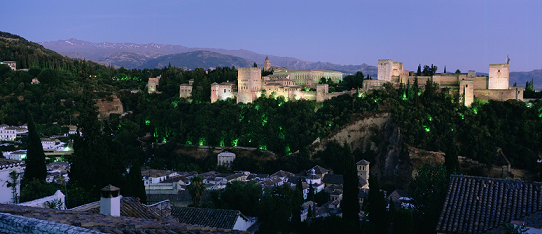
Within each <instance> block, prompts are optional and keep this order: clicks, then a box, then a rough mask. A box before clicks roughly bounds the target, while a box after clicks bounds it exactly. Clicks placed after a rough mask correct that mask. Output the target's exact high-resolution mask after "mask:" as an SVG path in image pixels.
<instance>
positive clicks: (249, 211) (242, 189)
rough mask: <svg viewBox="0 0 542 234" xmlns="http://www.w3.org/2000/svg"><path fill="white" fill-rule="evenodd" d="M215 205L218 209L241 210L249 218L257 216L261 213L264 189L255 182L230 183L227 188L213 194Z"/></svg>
mask: <svg viewBox="0 0 542 234" xmlns="http://www.w3.org/2000/svg"><path fill="white" fill-rule="evenodd" d="M211 197H212V199H213V205H214V206H215V208H218V209H232V210H239V211H241V213H243V214H245V215H248V216H257V215H258V213H259V211H260V204H259V203H260V200H261V198H262V187H261V186H260V185H258V184H256V183H254V182H249V183H247V184H244V183H243V182H241V181H234V182H232V183H228V184H227V185H226V188H225V189H223V190H221V191H218V192H217V194H211Z"/></svg>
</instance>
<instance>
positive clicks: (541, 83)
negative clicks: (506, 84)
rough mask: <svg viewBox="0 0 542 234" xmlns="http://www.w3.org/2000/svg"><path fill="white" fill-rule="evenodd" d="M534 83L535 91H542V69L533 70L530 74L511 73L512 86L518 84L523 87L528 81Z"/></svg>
mask: <svg viewBox="0 0 542 234" xmlns="http://www.w3.org/2000/svg"><path fill="white" fill-rule="evenodd" d="M531 80H532V81H533V84H534V89H535V90H542V69H536V70H532V71H530V72H510V85H514V83H516V84H517V86H523V87H524V88H525V83H526V82H527V81H529V82H530V81H531Z"/></svg>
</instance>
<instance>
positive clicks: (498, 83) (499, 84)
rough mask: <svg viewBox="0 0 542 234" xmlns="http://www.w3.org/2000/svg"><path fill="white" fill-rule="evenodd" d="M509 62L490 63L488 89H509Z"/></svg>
mask: <svg viewBox="0 0 542 234" xmlns="http://www.w3.org/2000/svg"><path fill="white" fill-rule="evenodd" d="M508 86H509V67H508V64H489V80H488V89H508Z"/></svg>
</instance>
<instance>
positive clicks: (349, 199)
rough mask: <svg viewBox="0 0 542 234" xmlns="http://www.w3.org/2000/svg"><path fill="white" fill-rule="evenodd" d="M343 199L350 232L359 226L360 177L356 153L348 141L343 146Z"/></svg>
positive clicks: (345, 218) (342, 202) (346, 221)
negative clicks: (357, 169)
mask: <svg viewBox="0 0 542 234" xmlns="http://www.w3.org/2000/svg"><path fill="white" fill-rule="evenodd" d="M343 147H344V148H343V157H342V158H343V163H344V174H343V199H342V201H341V208H342V210H343V219H344V221H345V225H346V226H345V228H346V230H347V231H349V232H350V233H353V232H356V230H357V228H358V226H359V215H358V213H359V202H358V193H359V189H358V183H359V179H358V176H357V171H356V163H355V162H354V155H352V153H351V152H350V146H349V145H348V143H346V141H345V142H344V146H343Z"/></svg>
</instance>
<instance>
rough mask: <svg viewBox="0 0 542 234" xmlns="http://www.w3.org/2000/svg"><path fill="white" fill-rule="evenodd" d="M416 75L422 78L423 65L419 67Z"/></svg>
mask: <svg viewBox="0 0 542 234" xmlns="http://www.w3.org/2000/svg"><path fill="white" fill-rule="evenodd" d="M416 75H417V76H421V75H422V65H421V64H419V65H418V71H417V72H416Z"/></svg>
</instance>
